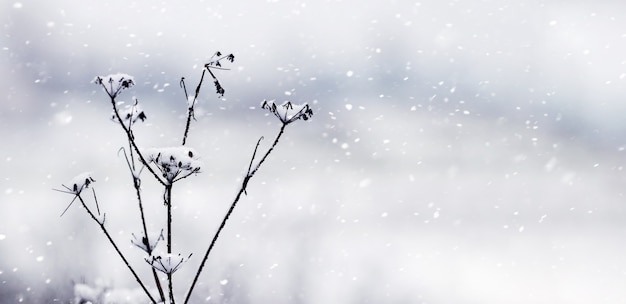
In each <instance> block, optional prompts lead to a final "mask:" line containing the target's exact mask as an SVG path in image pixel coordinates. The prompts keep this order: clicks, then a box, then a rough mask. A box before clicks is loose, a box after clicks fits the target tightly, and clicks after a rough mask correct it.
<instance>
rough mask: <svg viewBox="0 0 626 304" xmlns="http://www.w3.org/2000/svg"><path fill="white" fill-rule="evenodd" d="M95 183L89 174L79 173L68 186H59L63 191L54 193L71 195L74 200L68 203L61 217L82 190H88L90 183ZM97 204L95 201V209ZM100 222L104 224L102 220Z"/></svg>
mask: <svg viewBox="0 0 626 304" xmlns="http://www.w3.org/2000/svg"><path fill="white" fill-rule="evenodd" d="M95 182H96V180H95V179H93V177H91V172H83V173H81V174H79V175H76V176H75V177H74V178H73V179H72V180H71V181H70V182H69V186H67V185H63V184H62V185H61V186H63V188H65V190H59V189H54V190H56V191H59V192H63V193H67V194H71V195H73V196H74V198H73V199H72V201H70V203H69V204H68V205H67V207H66V208H65V210H63V213H61V216H63V214H65V212H66V211H67V210H68V209H69V208H70V206H72V204H73V203H74V201H75V200H76V198H77V197H79V196H80V194H81V193H82V192H83V190H85V189H87V188H89V185H91V184H92V183H95ZM97 203H98V202H97V201H96V207H97V206H98V205H97ZM99 213H100V211H99V210H98V214H99ZM102 221H103V222H104V219H103V220H102Z"/></svg>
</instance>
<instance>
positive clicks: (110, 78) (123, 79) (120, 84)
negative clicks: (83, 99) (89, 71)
mask: <svg viewBox="0 0 626 304" xmlns="http://www.w3.org/2000/svg"><path fill="white" fill-rule="evenodd" d="M93 82H94V83H95V84H97V85H101V86H102V87H103V88H104V90H105V91H106V92H107V94H109V96H110V97H112V98H114V97H116V96H117V95H118V94H119V93H120V92H121V91H123V90H125V89H128V88H130V87H132V86H134V85H135V80H134V79H133V76H130V75H128V74H124V73H117V74H110V75H107V76H96V78H95V79H94V80H93Z"/></svg>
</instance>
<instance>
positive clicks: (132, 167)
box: [109, 95, 165, 302]
mask: <svg viewBox="0 0 626 304" xmlns="http://www.w3.org/2000/svg"><path fill="white" fill-rule="evenodd" d="M109 97H111V103H112V104H113V112H114V113H115V116H116V118H117V120H118V122H119V123H120V125H122V128H123V129H124V131H125V132H126V135H127V137H128V146H129V152H130V161H128V159H127V160H126V161H127V162H128V166H129V169H130V171H131V175H132V178H133V186H134V188H135V193H136V195H137V201H138V203H139V212H140V214H141V224H142V228H143V233H144V236H145V238H146V243H147V244H150V239H149V237H148V228H147V226H146V218H145V215H144V212H143V203H142V200H141V184H140V179H139V177H138V176H137V175H136V173H135V170H136V168H135V157H134V156H133V148H134V150H135V151H136V152H137V155H138V156H139V158H140V159H141V162H142V163H143V165H144V166H146V167H148V169H149V170H150V172H153V171H152V168H150V167H149V166H148V164H147V163H146V161H145V159H144V158H143V156H142V155H141V153H139V149H137V145H136V144H135V135H134V134H133V131H132V129H131V123H132V120H130V123H129V126H128V128H126V126H125V125H124V123H123V121H122V118H121V117H120V114H119V112H118V110H117V107H116V105H115V98H114V97H113V96H111V95H109ZM153 174H154V172H153ZM155 177H156V175H155ZM157 180H159V182H160V181H161V180H160V179H159V178H157ZM146 248H147V251H148V252H147V253H148V255H151V254H152V250H151V249H150V246H149V245H147V246H146ZM152 276H153V277H154V283H155V284H156V287H157V290H158V291H159V296H160V297H161V301H162V302H165V294H164V293H163V287H162V286H161V280H160V279H159V275H158V274H157V272H156V270H155V269H154V268H152Z"/></svg>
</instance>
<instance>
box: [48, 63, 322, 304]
mask: <svg viewBox="0 0 626 304" xmlns="http://www.w3.org/2000/svg"><path fill="white" fill-rule="evenodd" d="M234 59H235V56H234V55H232V54H228V55H222V54H221V53H220V52H216V53H215V54H214V55H213V57H211V59H210V61H209V62H208V63H207V64H205V65H204V68H203V69H202V75H201V78H200V81H199V83H198V85H197V87H196V89H195V92H194V94H193V95H190V94H188V93H187V88H186V85H185V78H181V81H180V84H181V87H182V89H183V91H184V93H185V99H186V101H187V122H186V124H185V129H184V132H183V136H182V143H181V146H177V147H157V148H150V149H140V148H139V145H138V143H137V139H136V138H135V135H134V132H133V130H134V127H135V125H136V124H137V123H139V122H143V121H145V120H146V119H147V115H146V114H145V112H144V110H143V108H142V107H141V106H140V104H139V101H138V100H137V99H135V101H134V102H133V103H132V104H125V103H124V102H122V101H120V100H118V97H119V96H120V94H122V93H123V92H124V91H126V90H128V89H130V88H131V87H133V86H134V85H135V80H134V78H133V77H132V76H130V75H127V74H123V73H118V74H112V75H107V76H98V77H96V78H95V79H94V81H93V82H94V83H95V84H97V85H99V86H100V87H102V88H103V89H104V91H105V93H106V94H107V95H108V97H109V101H110V104H111V106H112V108H113V112H112V115H111V116H112V119H113V121H115V122H116V123H118V125H119V126H121V128H122V130H123V131H124V133H125V134H126V139H127V142H128V146H127V147H122V148H120V149H119V152H121V153H123V155H124V157H125V159H126V163H127V165H128V169H129V171H130V174H131V177H132V181H133V187H134V189H135V196H136V199H137V205H138V207H139V208H138V209H139V215H140V220H141V225H142V228H143V231H141V232H140V233H139V234H137V235H136V234H134V233H133V234H132V239H131V240H130V242H131V243H132V244H133V245H134V246H135V247H137V248H138V249H140V250H142V251H143V252H145V253H146V257H145V258H144V260H145V262H146V263H147V265H146V266H148V267H150V269H151V271H152V276H153V279H154V285H155V287H156V292H158V295H155V294H154V293H155V291H154V289H150V288H148V286H147V285H146V283H145V278H144V279H142V278H140V277H139V275H138V274H137V272H136V271H135V268H134V266H133V264H134V263H131V262H130V261H128V259H127V258H126V256H125V255H124V253H123V252H122V251H121V250H120V249H119V247H118V245H117V242H116V241H115V240H114V239H113V238H112V236H111V234H110V233H109V229H108V228H107V225H106V224H105V223H106V221H105V219H106V214H105V213H102V214H101V213H100V207H99V205H98V200H97V196H96V192H95V189H94V188H93V186H92V185H93V183H94V182H95V181H96V180H95V179H94V178H93V176H92V173H81V174H79V175H78V176H76V177H75V178H74V179H72V180H71V181H70V182H69V183H68V184H67V185H65V184H64V185H63V188H64V189H55V190H57V191H60V192H63V193H67V194H70V195H71V196H72V200H71V202H70V204H69V205H68V206H67V208H66V209H65V211H67V209H68V208H69V207H70V206H71V205H72V203H73V202H74V201H76V200H78V201H79V202H80V203H81V205H82V207H83V208H84V209H85V210H86V211H87V214H88V215H89V216H90V217H91V218H92V219H93V220H94V221H95V222H96V223H97V224H98V226H99V228H100V230H101V231H102V233H103V234H104V235H105V236H106V238H107V240H108V241H109V243H110V244H111V245H112V246H113V248H114V249H115V251H116V253H117V255H118V256H119V257H120V258H121V259H122V261H123V262H124V264H125V265H126V267H127V268H128V270H129V271H130V273H131V274H132V276H133V277H134V279H135V280H136V281H137V283H138V284H139V286H140V288H141V290H142V291H143V292H144V294H145V296H146V297H147V299H148V300H149V302H151V303H155V304H156V303H170V304H174V303H175V297H174V288H173V286H172V275H173V274H174V273H175V272H176V271H177V270H179V269H180V268H181V267H182V266H183V265H184V264H186V263H187V262H188V261H189V259H190V258H191V256H192V254H189V255H183V254H181V253H173V250H172V243H173V242H172V235H173V233H172V220H173V212H172V189H173V187H174V185H175V183H176V182H178V181H180V180H182V179H185V178H187V177H190V176H193V175H196V174H199V173H201V171H200V168H201V167H202V163H201V161H200V160H199V156H198V153H197V152H196V151H195V150H194V149H192V148H189V147H188V146H186V143H187V138H188V135H189V126H190V124H191V121H192V120H195V116H194V109H195V106H196V102H197V99H198V95H199V94H200V89H201V87H202V83H203V80H204V77H205V74H206V73H208V74H209V75H210V76H211V78H212V79H213V85H214V86H215V92H216V93H217V95H218V96H219V97H222V96H223V95H224V93H225V90H224V87H223V86H222V85H221V83H220V82H219V80H218V79H217V77H216V76H215V74H214V70H225V68H223V67H222V62H223V61H228V62H233V61H234ZM261 108H262V109H265V110H268V111H270V112H271V113H272V114H274V115H275V116H276V117H277V118H278V119H279V120H280V122H281V127H280V130H279V131H278V134H277V135H276V137H275V138H274V141H273V142H272V144H271V146H270V147H269V148H268V149H267V151H266V152H265V153H264V154H263V156H262V157H261V158H260V159H259V160H257V151H258V149H259V146H260V143H261V140H262V139H263V137H261V138H260V139H259V140H258V141H257V143H256V146H255V148H254V151H253V153H252V157H251V159H250V163H249V165H248V171H247V172H246V174H245V176H244V178H243V180H242V183H241V186H240V187H239V190H238V192H237V195H236V196H235V198H234V200H233V201H232V202H231V204H230V207H229V208H228V210H227V212H226V214H225V216H224V218H223V219H222V221H221V223H220V225H219V227H218V229H217V231H216V232H215V233H214V234H213V237H212V238H211V239H210V240H211V241H210V243H209V244H208V248H207V250H206V251H205V252H204V255H203V256H202V259H201V260H200V264H199V266H198V270H197V271H196V272H195V276H194V278H193V281H192V283H191V284H190V286H189V288H188V290H187V292H186V294H185V299H184V303H188V302H189V300H190V297H191V294H192V292H193V289H194V287H195V285H196V283H197V282H198V279H199V277H200V274H201V273H202V270H203V269H204V266H205V263H206V261H207V259H208V257H209V255H210V253H211V251H212V250H213V248H214V246H215V243H216V241H217V239H218V237H219V236H220V233H221V231H222V229H224V227H225V225H226V222H227V221H228V219H229V217H230V215H231V214H232V212H233V210H234V209H235V206H236V205H237V202H238V201H239V200H240V198H241V195H242V194H245V193H246V188H247V186H248V183H249V181H250V179H251V178H252V177H253V176H254V174H255V173H256V172H257V171H258V170H259V168H260V167H261V165H262V164H263V163H264V162H265V160H266V159H267V157H268V156H269V155H270V153H271V152H272V151H273V149H274V148H275V147H276V146H277V144H278V142H279V140H280V138H281V136H282V135H283V133H284V131H285V128H286V127H287V126H288V125H289V124H291V123H293V122H295V121H297V120H299V119H302V120H308V119H309V118H310V117H311V116H312V115H313V111H312V110H311V108H310V107H309V105H308V104H306V103H304V104H301V105H296V104H292V103H291V102H289V101H287V102H285V103H283V104H281V105H276V104H275V103H274V101H263V102H262V104H261ZM119 152H118V154H119ZM144 172H146V173H144ZM142 173H143V174H142ZM146 175H147V176H148V177H150V178H152V179H154V180H155V181H156V182H157V183H158V184H160V185H161V186H162V187H163V205H164V206H165V208H166V209H167V212H166V214H167V227H165V228H163V229H161V230H160V231H157V232H154V231H148V229H147V227H148V225H147V224H146V218H145V216H144V202H143V197H142V192H141V189H142V187H141V185H142V179H143V178H145V176H146ZM90 187H91V189H92V194H93V200H94V202H95V206H96V208H95V212H94V209H93V208H92V207H89V206H88V205H87V203H86V201H85V199H86V198H85V197H84V195H83V193H84V190H85V189H88V188H90ZM65 211H63V213H62V214H61V215H63V214H64V213H65ZM164 230H165V235H164V233H163V231H164ZM160 241H164V242H166V244H167V251H166V252H163V253H159V254H157V253H155V252H154V251H155V249H156V248H157V246H158V244H159V242H160ZM163 275H165V276H166V279H167V280H166V281H167V283H168V286H167V293H168V294H167V297H166V294H165V288H164V287H163V286H162V285H161V276H163ZM75 288H78V289H79V290H78V292H76V291H75V293H76V294H77V298H78V295H80V296H81V298H82V299H87V300H88V301H91V302H94V301H102V296H101V295H100V293H98V291H92V290H89V289H88V287H86V286H76V287H75Z"/></svg>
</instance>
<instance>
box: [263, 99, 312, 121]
mask: <svg viewBox="0 0 626 304" xmlns="http://www.w3.org/2000/svg"><path fill="white" fill-rule="evenodd" d="M261 108H263V109H266V110H268V111H270V112H271V113H272V114H274V116H276V117H278V119H280V121H281V122H282V123H283V124H285V125H287V124H290V123H292V122H294V121H296V120H298V119H304V120H308V119H309V118H311V116H313V110H311V108H310V107H309V105H308V104H307V103H303V104H301V105H294V104H292V103H291V102H290V101H285V102H283V103H282V104H281V105H276V103H275V102H274V101H273V100H269V101H268V100H263V103H261Z"/></svg>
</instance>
